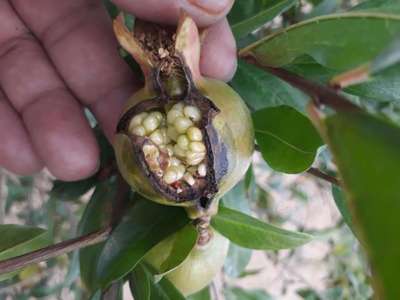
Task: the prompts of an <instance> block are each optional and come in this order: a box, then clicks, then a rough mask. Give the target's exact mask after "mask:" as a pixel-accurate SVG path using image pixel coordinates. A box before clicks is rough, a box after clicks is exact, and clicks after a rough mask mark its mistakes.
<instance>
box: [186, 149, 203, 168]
mask: <svg viewBox="0 0 400 300" xmlns="http://www.w3.org/2000/svg"><path fill="white" fill-rule="evenodd" d="M205 156H206V154H205V152H192V151H189V152H187V153H186V163H187V164H188V165H191V166H196V165H198V164H199V163H201V162H202V160H203V159H204V157H205Z"/></svg>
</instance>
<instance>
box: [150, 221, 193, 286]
mask: <svg viewBox="0 0 400 300" xmlns="http://www.w3.org/2000/svg"><path fill="white" fill-rule="evenodd" d="M197 238H198V236H197V230H196V228H195V227H194V226H193V225H192V224H189V225H187V226H185V227H183V228H182V229H180V230H179V231H178V232H177V233H176V235H175V236H174V237H173V239H174V241H173V242H172V247H171V249H164V251H167V250H169V253H168V255H167V256H166V258H165V260H164V261H163V262H162V263H161V265H160V270H159V271H158V272H157V274H156V275H157V276H156V279H161V278H162V277H163V276H164V275H166V274H168V273H169V272H171V271H173V270H174V269H176V268H177V267H178V266H179V265H181V264H182V263H183V262H184V260H185V259H186V258H187V257H188V256H189V254H190V251H192V249H193V248H194V247H195V245H196V242H197Z"/></svg>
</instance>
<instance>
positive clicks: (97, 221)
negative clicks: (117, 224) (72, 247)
mask: <svg viewBox="0 0 400 300" xmlns="http://www.w3.org/2000/svg"><path fill="white" fill-rule="evenodd" d="M114 181H115V180H114ZM115 194H116V183H115V182H113V181H107V182H104V183H100V184H99V185H97V187H96V189H95V191H94V193H93V195H92V197H91V199H90V201H89V203H88V204H87V206H86V209H85V211H84V213H83V215H82V218H81V221H80V223H79V227H78V234H79V235H84V234H88V233H92V232H95V231H96V230H100V229H102V228H104V227H105V226H106V225H108V223H110V221H111V209H112V202H113V199H114V198H115ZM104 244H105V243H100V244H96V245H93V246H89V247H86V248H84V249H82V250H80V251H79V262H80V274H81V279H82V281H83V283H84V284H85V287H86V288H87V289H88V291H90V292H94V291H96V290H97V289H98V288H99V287H98V283H97V277H96V267H97V264H98V260H99V256H100V253H101V251H102V249H103V247H104Z"/></svg>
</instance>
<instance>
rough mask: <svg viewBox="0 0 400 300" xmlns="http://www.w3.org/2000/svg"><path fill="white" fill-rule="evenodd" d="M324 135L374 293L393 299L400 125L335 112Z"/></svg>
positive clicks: (398, 261)
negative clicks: (366, 260)
mask: <svg viewBox="0 0 400 300" xmlns="http://www.w3.org/2000/svg"><path fill="white" fill-rule="evenodd" d="M325 134H326V138H327V141H328V143H329V145H330V147H331V149H332V152H333V155H334V157H335V160H336V162H337V165H338V168H339V171H340V173H341V176H342V179H343V182H344V187H345V191H346V194H347V199H348V201H349V204H350V207H351V208H352V211H353V213H354V215H355V221H356V224H357V225H358V227H357V229H358V230H359V233H360V239H361V240H362V241H363V243H364V245H365V246H366V248H367V250H368V253H369V255H370V258H371V261H372V265H373V270H374V272H375V275H376V276H377V277H375V280H374V281H375V288H376V292H377V293H378V295H380V297H381V298H382V299H395V298H396V297H398V296H399V295H400V287H399V285H398V284H396V282H397V279H396V274H397V271H398V268H397V267H398V266H399V265H400V252H399V251H397V249H398V248H399V240H398V239H397V238H395V237H396V236H397V235H398V234H397V228H398V227H399V226H400V224H399V218H398V212H399V209H400V202H399V199H398V187H399V184H400V176H399V175H398V166H399V165H400V159H399V158H400V157H399V155H398V154H399V151H400V128H398V127H396V126H394V125H393V124H390V123H388V122H385V121H383V120H380V119H376V118H373V117H371V116H369V115H366V114H361V113H359V114H354V113H353V114H349V113H341V114H337V115H333V116H331V117H329V118H327V119H326V121H325Z"/></svg>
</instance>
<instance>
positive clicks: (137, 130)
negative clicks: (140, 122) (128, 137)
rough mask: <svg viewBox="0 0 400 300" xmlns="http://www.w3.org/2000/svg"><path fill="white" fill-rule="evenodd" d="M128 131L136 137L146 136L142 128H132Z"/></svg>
mask: <svg viewBox="0 0 400 300" xmlns="http://www.w3.org/2000/svg"><path fill="white" fill-rule="evenodd" d="M130 131H131V132H132V133H133V134H136V135H138V136H145V135H146V129H144V127H143V126H137V127H134V128H132V129H130Z"/></svg>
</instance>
